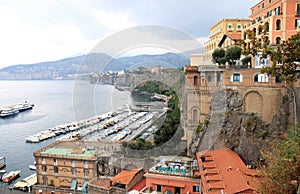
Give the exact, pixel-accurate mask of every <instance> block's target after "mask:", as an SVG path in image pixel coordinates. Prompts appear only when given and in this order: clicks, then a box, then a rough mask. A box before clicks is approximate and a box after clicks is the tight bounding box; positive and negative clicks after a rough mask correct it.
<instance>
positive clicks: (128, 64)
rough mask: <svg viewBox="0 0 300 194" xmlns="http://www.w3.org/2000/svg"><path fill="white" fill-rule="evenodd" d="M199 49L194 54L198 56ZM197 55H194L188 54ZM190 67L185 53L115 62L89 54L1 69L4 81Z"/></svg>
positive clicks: (112, 59) (0, 77)
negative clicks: (144, 68) (127, 70)
mask: <svg viewBox="0 0 300 194" xmlns="http://www.w3.org/2000/svg"><path fill="white" fill-rule="evenodd" d="M198 51H199V49H197V50H195V51H194V52H198ZM188 52H189V53H190V52H193V51H188ZM186 64H189V57H188V56H186V54H185V53H178V54H177V53H171V52H169V53H164V54H156V55H151V54H141V55H136V56H124V57H119V58H113V57H111V56H109V55H107V54H104V53H89V54H86V55H80V56H72V57H67V58H64V59H59V60H55V61H46V62H38V63H32V64H18V65H12V66H8V67H4V68H2V69H0V80H42V79H46V80H48V79H72V75H76V74H88V73H96V72H97V73H98V72H106V71H122V70H124V69H135V68H138V67H146V68H152V67H155V66H162V67H163V68H181V67H183V66H184V65H186Z"/></svg>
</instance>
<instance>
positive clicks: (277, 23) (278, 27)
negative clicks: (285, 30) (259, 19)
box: [275, 19, 281, 30]
mask: <svg viewBox="0 0 300 194" xmlns="http://www.w3.org/2000/svg"><path fill="white" fill-rule="evenodd" d="M275 29H276V30H280V29H281V20H280V19H278V20H276V28H275Z"/></svg>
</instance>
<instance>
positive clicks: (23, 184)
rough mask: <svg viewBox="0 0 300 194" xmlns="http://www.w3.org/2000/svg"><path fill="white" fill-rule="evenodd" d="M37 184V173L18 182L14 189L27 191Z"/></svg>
mask: <svg viewBox="0 0 300 194" xmlns="http://www.w3.org/2000/svg"><path fill="white" fill-rule="evenodd" d="M36 183H37V176H36V173H34V174H32V175H30V176H28V177H26V178H24V179H22V180H20V181H18V182H17V183H16V184H14V188H17V189H21V190H27V189H28V188H30V187H31V186H32V185H34V184H36Z"/></svg>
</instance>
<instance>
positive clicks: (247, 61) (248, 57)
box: [242, 56, 251, 65]
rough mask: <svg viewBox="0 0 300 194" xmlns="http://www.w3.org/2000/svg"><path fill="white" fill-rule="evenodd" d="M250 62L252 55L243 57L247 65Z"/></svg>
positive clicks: (243, 61) (244, 63)
mask: <svg viewBox="0 0 300 194" xmlns="http://www.w3.org/2000/svg"><path fill="white" fill-rule="evenodd" d="M249 62H250V63H251V56H246V57H245V58H243V59H242V63H243V65H247V64H248V63H249Z"/></svg>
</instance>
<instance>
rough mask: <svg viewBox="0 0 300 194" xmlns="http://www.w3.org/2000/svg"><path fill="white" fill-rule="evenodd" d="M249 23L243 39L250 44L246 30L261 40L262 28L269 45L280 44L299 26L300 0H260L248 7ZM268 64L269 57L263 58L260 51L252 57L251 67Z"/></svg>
mask: <svg viewBox="0 0 300 194" xmlns="http://www.w3.org/2000/svg"><path fill="white" fill-rule="evenodd" d="M250 11H251V14H250V19H251V25H250V26H248V27H247V28H246V29H245V30H243V39H244V40H245V42H247V44H250V43H249V41H248V37H247V36H246V34H245V32H246V30H251V31H253V32H254V34H255V36H256V37H258V41H262V40H261V38H260V37H261V36H262V34H264V33H263V30H265V31H266V36H267V37H268V39H269V41H270V44H271V46H276V45H278V44H280V43H281V42H282V41H283V40H287V39H288V38H290V37H291V36H292V35H294V34H296V33H297V32H299V28H300V0H262V1H260V2H259V3H257V4H256V5H254V6H253V7H251V9H250ZM269 65H270V58H269V57H267V58H263V57H262V55H261V53H257V55H256V56H255V57H254V58H253V59H252V67H253V68H261V67H264V66H269Z"/></svg>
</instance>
